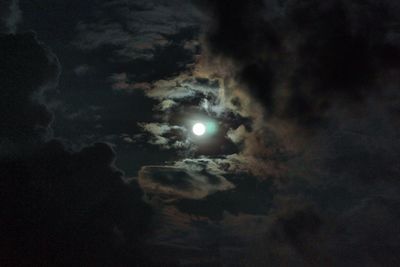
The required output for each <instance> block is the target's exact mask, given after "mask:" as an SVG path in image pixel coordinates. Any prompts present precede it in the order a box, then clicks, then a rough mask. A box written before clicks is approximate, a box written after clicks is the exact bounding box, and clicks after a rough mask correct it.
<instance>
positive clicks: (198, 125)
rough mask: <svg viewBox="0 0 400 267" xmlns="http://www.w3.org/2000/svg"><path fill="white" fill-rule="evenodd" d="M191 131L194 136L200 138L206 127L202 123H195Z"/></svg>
mask: <svg viewBox="0 0 400 267" xmlns="http://www.w3.org/2000/svg"><path fill="white" fill-rule="evenodd" d="M192 131H193V133H194V134H195V135H197V136H201V135H203V134H204V133H205V132H206V126H205V125H204V124H203V123H199V122H198V123H196V124H195V125H193V128H192Z"/></svg>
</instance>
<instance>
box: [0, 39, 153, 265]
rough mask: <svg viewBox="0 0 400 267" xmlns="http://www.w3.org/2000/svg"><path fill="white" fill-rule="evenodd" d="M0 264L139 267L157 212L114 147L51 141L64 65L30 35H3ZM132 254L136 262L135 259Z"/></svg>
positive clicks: (0, 69) (0, 50)
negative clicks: (48, 100)
mask: <svg viewBox="0 0 400 267" xmlns="http://www.w3.org/2000/svg"><path fill="white" fill-rule="evenodd" d="M0 58H1V59H2V61H1V64H0V87H1V88H2V90H1V93H0V94H1V97H0V98H1V100H0V112H1V116H2V119H1V120H0V129H1V130H0V144H1V155H0V173H1V181H0V184H1V188H2V190H4V194H2V203H1V210H2V218H3V220H2V227H1V230H0V232H1V233H0V234H1V236H2V239H1V241H0V243H1V247H2V248H4V249H2V251H1V258H2V259H6V260H7V264H11V265H13V266H21V265H37V266H41V265H81V264H84V265H96V266H97V265H104V264H106V265H135V264H136V263H137V262H141V263H145V262H148V260H146V259H144V258H142V256H141V255H142V253H141V252H140V251H141V245H142V244H143V239H144V237H143V233H145V232H146V230H147V229H148V225H149V223H150V221H151V215H152V210H151V208H150V207H149V206H148V205H147V204H145V203H144V202H143V201H142V199H141V197H142V191H141V189H140V188H139V187H138V185H137V184H136V183H135V182H131V183H130V184H126V183H125V182H124V181H123V179H122V178H123V173H122V172H121V171H120V170H118V169H117V168H116V167H115V165H114V161H115V153H114V151H113V150H112V149H111V147H110V146H109V145H108V144H104V143H96V144H93V145H91V146H86V147H83V148H82V149H81V150H80V151H71V150H70V149H69V148H67V146H66V145H65V144H64V143H63V142H61V141H59V140H55V139H52V138H53V137H52V134H51V133H52V131H51V127H50V123H51V120H52V115H51V113H50V112H49V111H48V109H47V107H46V106H45V104H43V103H44V99H45V93H46V89H49V88H52V87H54V86H55V85H56V82H57V80H58V75H59V64H58V60H57V58H56V57H55V55H54V54H52V53H51V51H50V50H49V49H48V48H47V47H45V46H44V45H43V44H41V43H39V42H38V41H37V39H36V38H35V36H34V35H32V34H22V35H20V34H18V35H5V34H1V35H0ZM132 254H134V255H135V256H134V257H132Z"/></svg>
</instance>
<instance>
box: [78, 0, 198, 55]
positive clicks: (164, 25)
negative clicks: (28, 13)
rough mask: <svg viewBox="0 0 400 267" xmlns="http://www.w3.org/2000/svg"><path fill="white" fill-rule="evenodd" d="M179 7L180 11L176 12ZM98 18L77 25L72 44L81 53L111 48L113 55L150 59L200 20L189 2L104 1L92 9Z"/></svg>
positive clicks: (154, 0) (155, 0) (156, 0)
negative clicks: (112, 47)
mask: <svg viewBox="0 0 400 267" xmlns="http://www.w3.org/2000/svg"><path fill="white" fill-rule="evenodd" d="M177 8H179V10H180V12H178V13H177V12H176V9H177ZM96 9H97V11H98V14H99V15H98V17H96V18H95V19H94V20H85V21H81V22H80V23H79V24H78V25H77V31H78V37H77V38H76V41H75V42H74V44H75V45H76V46H77V47H78V48H80V49H82V50H93V49H97V48H101V47H107V46H114V47H116V48H117V49H116V50H115V54H116V56H118V57H120V58H128V59H138V58H144V59H151V58H152V57H153V54H154V51H155V50H156V49H157V48H158V47H164V46H166V45H168V44H169V43H170V42H171V41H172V40H170V39H169V37H168V36H171V35H174V34H176V33H178V32H179V31H181V30H182V29H185V28H191V27H196V26H198V24H199V21H200V17H199V15H200V14H199V13H198V12H196V9H195V8H193V6H192V5H191V3H190V1H187V2H185V3H182V2H180V1H169V2H168V3H167V2H164V1H158V0H153V1H133V2H126V1H119V0H118V1H111V2H110V1H107V2H104V3H102V4H101V5H100V6H99V7H96Z"/></svg>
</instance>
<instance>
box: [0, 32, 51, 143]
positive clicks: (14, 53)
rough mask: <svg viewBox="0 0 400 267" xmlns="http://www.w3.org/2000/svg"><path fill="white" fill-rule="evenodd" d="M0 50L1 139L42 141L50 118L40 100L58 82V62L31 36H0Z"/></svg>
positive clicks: (9, 140) (20, 141)
mask: <svg viewBox="0 0 400 267" xmlns="http://www.w3.org/2000/svg"><path fill="white" fill-rule="evenodd" d="M0 48H1V52H0V58H1V64H0V83H1V85H2V90H1V93H0V98H1V100H0V101H1V102H0V103H1V104H0V109H1V120H0V129H1V130H0V137H1V138H2V140H3V142H11V143H14V142H16V143H29V142H31V143H32V142H35V141H37V139H43V138H45V137H46V134H48V132H49V128H48V126H49V123H50V122H51V120H52V115H51V114H50V113H49V111H48V110H47V108H46V107H45V106H44V105H42V104H40V103H39V100H40V98H41V97H42V95H43V91H44V90H45V88H46V87H51V86H54V83H55V82H56V81H57V77H58V72H59V64H58V60H57V58H56V57H55V56H54V55H53V54H52V53H51V52H50V51H49V50H48V49H47V48H46V47H44V46H42V45H40V44H39V43H38V42H37V40H36V38H35V36H34V34H25V35H18V36H16V35H1V36H0ZM11 77H12V78H11ZM34 98H36V99H38V101H33V99H34Z"/></svg>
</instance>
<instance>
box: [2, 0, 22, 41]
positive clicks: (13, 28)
mask: <svg viewBox="0 0 400 267" xmlns="http://www.w3.org/2000/svg"><path fill="white" fill-rule="evenodd" d="M21 13H22V12H21V10H20V8H19V0H4V1H2V2H1V4H0V32H2V33H16V32H17V26H18V23H19V22H20V21H21V19H22V16H21Z"/></svg>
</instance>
